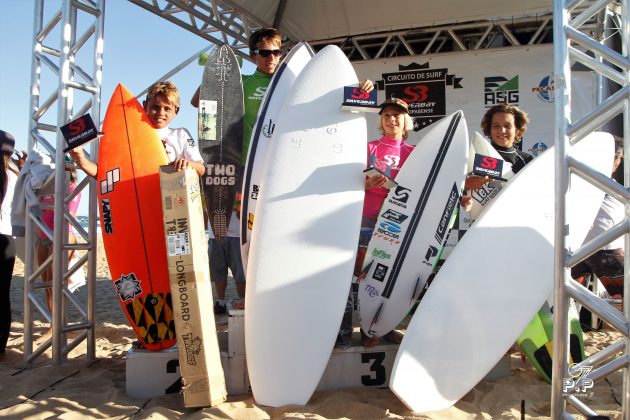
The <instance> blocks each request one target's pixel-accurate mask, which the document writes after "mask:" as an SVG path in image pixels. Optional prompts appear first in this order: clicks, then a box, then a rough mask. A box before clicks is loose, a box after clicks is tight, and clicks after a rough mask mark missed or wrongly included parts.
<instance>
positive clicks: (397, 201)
mask: <svg viewBox="0 0 630 420" xmlns="http://www.w3.org/2000/svg"><path fill="white" fill-rule="evenodd" d="M410 192H411V190H410V189H409V188H405V187H401V186H400V185H399V186H397V187H396V190H394V196H393V197H392V198H390V199H389V200H388V201H389V202H390V203H392V204H394V205H396V206H399V207H402V208H404V209H406V208H407V205H406V204H405V203H407V200H409V193H410Z"/></svg>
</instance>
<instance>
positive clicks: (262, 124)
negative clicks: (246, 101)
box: [240, 42, 315, 272]
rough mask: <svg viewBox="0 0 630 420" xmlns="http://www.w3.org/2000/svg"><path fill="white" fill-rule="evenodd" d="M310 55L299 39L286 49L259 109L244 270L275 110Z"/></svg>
mask: <svg viewBox="0 0 630 420" xmlns="http://www.w3.org/2000/svg"><path fill="white" fill-rule="evenodd" d="M313 55H315V53H314V52H313V50H312V49H311V47H310V46H309V45H308V44H307V43H306V42H300V43H298V44H297V45H296V46H295V47H293V48H292V49H291V51H289V54H287V56H286V57H285V59H284V60H283V61H282V63H280V65H279V66H278V68H277V69H276V72H275V73H274V75H273V77H272V79H271V82H269V87H268V88H267V92H266V93H265V97H264V99H263V102H262V104H261V105H260V109H259V111H258V117H257V118H256V125H255V126H254V130H253V131H252V138H251V140H250V142H249V150H248V153H247V162H246V163H245V172H244V174H243V195H242V197H243V198H242V202H241V206H242V207H241V215H242V216H241V226H240V237H241V257H242V258H241V259H242V261H243V270H245V272H247V256H248V255H249V242H250V240H251V235H252V226H253V223H254V216H255V214H256V203H257V201H258V193H259V191H260V179H261V177H262V172H263V168H264V165H265V161H266V160H267V151H268V149H269V143H270V142H271V141H272V139H273V134H274V129H275V126H276V123H277V120H278V114H279V112H280V108H281V107H282V105H283V104H284V100H285V99H286V97H287V94H288V93H289V88H290V87H291V85H292V84H293V82H294V81H295V79H296V78H297V76H298V74H300V72H301V71H302V69H303V68H304V66H306V63H308V62H309V61H310V59H311V57H313Z"/></svg>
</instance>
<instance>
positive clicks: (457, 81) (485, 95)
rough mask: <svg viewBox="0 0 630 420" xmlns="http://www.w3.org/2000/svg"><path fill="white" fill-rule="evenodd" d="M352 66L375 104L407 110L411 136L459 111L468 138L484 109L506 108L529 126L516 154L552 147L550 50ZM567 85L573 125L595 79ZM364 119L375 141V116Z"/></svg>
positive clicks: (586, 106)
mask: <svg viewBox="0 0 630 420" xmlns="http://www.w3.org/2000/svg"><path fill="white" fill-rule="evenodd" d="M353 66H354V68H355V70H356V72H357V76H358V78H359V80H365V79H366V78H367V79H370V80H374V81H376V85H377V87H378V95H379V103H380V102H381V101H383V100H384V99H386V98H388V97H390V96H396V97H400V99H402V100H404V101H406V102H407V103H408V104H409V112H410V115H411V116H412V118H413V119H414V125H415V129H416V130H419V129H423V128H425V127H429V126H430V125H431V124H434V123H435V122H437V121H439V120H440V119H441V118H443V117H444V116H446V115H450V114H451V113H453V112H455V111H458V110H462V111H463V112H464V115H465V117H466V122H467V125H468V134H469V136H470V137H471V138H472V136H473V135H474V132H475V131H480V128H479V125H480V123H481V119H482V117H483V115H484V113H485V112H486V110H487V109H488V107H490V106H493V105H496V104H498V103H512V104H517V105H518V106H519V107H520V108H521V109H523V110H524V111H525V112H526V113H527V115H528V117H529V120H530V123H529V125H528V127H527V132H526V133H525V137H524V139H523V141H522V144H521V149H522V150H524V151H527V152H530V150H531V151H532V152H535V153H540V151H541V150H542V149H543V147H544V148H546V147H550V146H551V145H553V142H554V98H555V87H554V80H553V46H552V45H528V46H523V47H515V48H504V49H494V50H492V49H490V50H476V51H466V52H461V53H448V54H435V55H423V56H413V57H400V58H393V59H387V60H371V61H366V62H354V63H353ZM571 84H572V90H571V92H572V101H571V105H572V110H571V118H572V120H574V121H577V120H578V119H579V118H581V117H583V116H584V115H586V113H587V112H589V111H590V110H591V109H593V106H594V105H595V99H596V95H595V86H596V79H595V76H594V75H593V73H592V72H573V75H572V80H571ZM366 118H367V119H368V124H367V126H368V139H369V140H372V139H377V138H379V137H380V136H381V133H380V132H379V131H378V128H377V127H378V125H377V123H378V115H373V114H366ZM421 138H422V133H418V134H414V133H412V134H411V135H410V137H409V139H408V142H409V143H411V144H415V143H417V142H418V141H419V140H420V139H421ZM542 145H544V146H542ZM532 152H530V153H532ZM532 154H534V153H532Z"/></svg>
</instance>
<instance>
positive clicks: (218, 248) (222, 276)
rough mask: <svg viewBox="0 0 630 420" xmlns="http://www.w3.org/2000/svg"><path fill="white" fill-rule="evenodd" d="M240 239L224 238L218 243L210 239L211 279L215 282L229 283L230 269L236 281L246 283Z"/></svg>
mask: <svg viewBox="0 0 630 420" xmlns="http://www.w3.org/2000/svg"><path fill="white" fill-rule="evenodd" d="M239 242H240V241H239V238H230V237H227V238H224V239H223V240H221V241H218V240H216V239H214V238H210V239H208V259H209V260H210V279H211V280H212V281H213V282H219V283H220V282H225V281H227V276H228V268H229V269H230V271H231V272H232V276H233V277H234V281H235V282H237V283H244V282H245V273H244V272H243V263H242V261H241V245H240V243H239Z"/></svg>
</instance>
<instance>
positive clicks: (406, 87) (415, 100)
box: [377, 61, 463, 131]
mask: <svg viewBox="0 0 630 420" xmlns="http://www.w3.org/2000/svg"><path fill="white" fill-rule="evenodd" d="M382 76H383V79H382V80H381V81H378V82H377V84H379V85H381V84H382V85H383V87H384V90H385V97H386V98H392V97H395V98H400V99H402V100H403V101H405V102H406V103H407V104H408V105H409V116H411V118H412V119H413V122H414V130H416V131H418V130H420V129H422V128H424V127H428V126H429V125H431V124H433V123H435V122H437V121H439V120H441V119H442V118H444V117H445V116H446V88H447V87H451V88H453V89H461V88H463V86H462V85H461V84H460V82H461V81H462V78H461V77H456V76H455V75H454V74H449V73H448V68H435V69H432V68H429V62H428V61H427V62H425V63H423V64H420V63H411V64H409V65H407V66H405V65H399V66H398V71H397V72H395V73H383V74H382ZM449 90H450V89H449Z"/></svg>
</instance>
